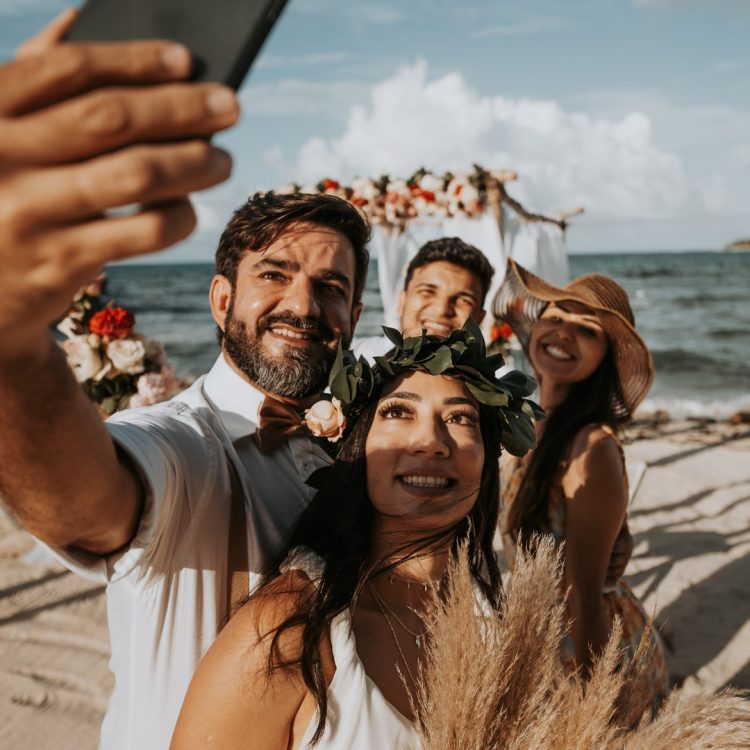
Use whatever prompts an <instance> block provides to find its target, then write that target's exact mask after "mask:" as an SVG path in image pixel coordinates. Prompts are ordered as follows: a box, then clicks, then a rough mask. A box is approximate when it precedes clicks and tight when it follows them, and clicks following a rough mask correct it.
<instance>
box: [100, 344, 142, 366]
mask: <svg viewBox="0 0 750 750" xmlns="http://www.w3.org/2000/svg"><path fill="white" fill-rule="evenodd" d="M106 351H107V356H108V357H109V359H110V360H111V362H112V364H113V365H114V366H115V369H117V370H119V371H120V372H124V373H127V374H128V375H137V374H138V373H140V372H143V358H144V356H145V355H146V347H145V346H144V345H143V342H142V341H141V340H140V339H115V340H114V341H110V342H109V343H108V344H107V349H106Z"/></svg>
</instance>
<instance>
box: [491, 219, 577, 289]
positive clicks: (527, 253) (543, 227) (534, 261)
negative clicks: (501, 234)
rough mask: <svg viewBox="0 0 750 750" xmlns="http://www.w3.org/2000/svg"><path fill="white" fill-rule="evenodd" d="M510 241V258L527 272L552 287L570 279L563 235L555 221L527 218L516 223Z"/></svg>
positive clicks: (561, 284) (507, 238)
mask: <svg viewBox="0 0 750 750" xmlns="http://www.w3.org/2000/svg"><path fill="white" fill-rule="evenodd" d="M505 239H506V242H508V240H510V243H509V244H510V257H511V258H513V260H515V261H516V262H518V263H519V264H520V265H522V266H523V267H524V268H525V269H526V270H527V271H531V272H532V273H534V274H536V275H537V276H540V277H541V278H543V279H544V280H545V281H547V282H549V283H550V284H554V285H555V286H564V285H565V284H567V283H568V281H569V279H570V266H569V265H568V253H567V251H566V249H565V235H564V234H563V231H562V229H560V227H559V226H558V225H557V224H552V223H550V222H547V221H530V222H526V223H522V224H519V225H518V228H517V229H516V231H515V233H514V234H513V235H512V237H509V236H508V235H507V234H506V237H505Z"/></svg>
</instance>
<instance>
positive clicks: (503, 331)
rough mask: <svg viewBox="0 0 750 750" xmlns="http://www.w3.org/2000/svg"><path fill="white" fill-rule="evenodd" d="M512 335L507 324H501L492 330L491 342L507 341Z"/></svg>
mask: <svg viewBox="0 0 750 750" xmlns="http://www.w3.org/2000/svg"><path fill="white" fill-rule="evenodd" d="M512 335H513V329H512V328H511V327H510V326H509V325H508V324H507V323H501V324H500V325H499V326H495V327H494V328H493V329H492V340H493V341H507V340H508V339H509V338H510V337H511V336H512Z"/></svg>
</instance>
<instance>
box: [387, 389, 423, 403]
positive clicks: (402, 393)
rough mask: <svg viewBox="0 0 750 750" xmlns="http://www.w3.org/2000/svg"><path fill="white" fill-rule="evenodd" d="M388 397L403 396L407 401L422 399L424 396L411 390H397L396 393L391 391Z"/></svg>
mask: <svg viewBox="0 0 750 750" xmlns="http://www.w3.org/2000/svg"><path fill="white" fill-rule="evenodd" d="M386 398H403V399H405V400H406V401H421V400H422V397H421V396H420V395H419V394H418V393H412V392H411V391H396V393H391V394H390V395H389V396H387V397H386Z"/></svg>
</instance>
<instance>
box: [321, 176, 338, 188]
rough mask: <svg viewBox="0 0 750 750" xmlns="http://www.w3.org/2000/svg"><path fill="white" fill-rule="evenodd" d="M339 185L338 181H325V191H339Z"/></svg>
mask: <svg viewBox="0 0 750 750" xmlns="http://www.w3.org/2000/svg"><path fill="white" fill-rule="evenodd" d="M338 189H339V184H338V182H336V180H331V179H328V178H326V179H325V180H323V190H338Z"/></svg>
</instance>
